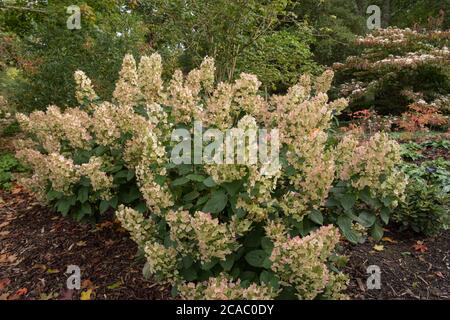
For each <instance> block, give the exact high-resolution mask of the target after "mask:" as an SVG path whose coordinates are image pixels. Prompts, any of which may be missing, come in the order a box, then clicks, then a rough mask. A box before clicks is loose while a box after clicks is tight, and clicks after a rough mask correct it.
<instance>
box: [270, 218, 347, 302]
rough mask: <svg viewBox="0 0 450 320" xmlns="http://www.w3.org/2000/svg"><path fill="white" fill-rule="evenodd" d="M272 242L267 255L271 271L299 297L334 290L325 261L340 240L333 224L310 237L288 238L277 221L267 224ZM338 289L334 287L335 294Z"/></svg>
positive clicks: (305, 297) (313, 295)
mask: <svg viewBox="0 0 450 320" xmlns="http://www.w3.org/2000/svg"><path fill="white" fill-rule="evenodd" d="M266 232H267V234H268V236H269V237H271V239H272V241H273V242H274V248H273V250H272V254H271V256H270V261H271V262H272V267H271V268H272V271H273V272H275V273H276V274H277V276H278V277H279V278H280V280H281V284H283V285H286V286H293V287H294V288H295V289H296V294H297V296H298V298H299V299H314V298H316V297H317V296H318V295H319V294H323V293H325V292H326V291H327V290H333V289H331V287H332V286H333V282H330V280H331V279H333V281H334V280H335V278H332V274H331V272H330V271H329V270H328V267H327V265H326V261H327V259H328V257H329V256H330V255H331V253H332V251H333V250H334V247H335V246H336V244H337V243H338V241H339V231H338V230H337V229H336V228H335V227H333V226H326V227H322V228H320V229H319V230H317V231H315V232H313V233H311V234H310V235H309V236H306V237H303V238H300V237H298V236H297V237H294V238H290V237H289V236H287V235H286V234H285V230H284V227H283V226H280V225H278V224H277V223H273V224H270V225H268V226H267V227H266ZM342 288H343V287H340V288H334V289H335V290H336V292H334V293H333V295H334V296H335V297H336V293H337V291H338V290H339V289H342Z"/></svg>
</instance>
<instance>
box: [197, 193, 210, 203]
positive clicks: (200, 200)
mask: <svg viewBox="0 0 450 320" xmlns="http://www.w3.org/2000/svg"><path fill="white" fill-rule="evenodd" d="M208 199H209V194H207V195H206V196H203V197H200V198H198V200H197V203H196V205H197V206H199V205H201V204H204V203H206V201H208Z"/></svg>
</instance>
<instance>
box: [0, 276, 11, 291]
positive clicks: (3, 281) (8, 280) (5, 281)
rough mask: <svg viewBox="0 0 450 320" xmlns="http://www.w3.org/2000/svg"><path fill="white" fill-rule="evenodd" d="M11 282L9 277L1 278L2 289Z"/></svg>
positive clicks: (0, 288)
mask: <svg viewBox="0 0 450 320" xmlns="http://www.w3.org/2000/svg"><path fill="white" fill-rule="evenodd" d="M10 283H11V280H10V279H8V278H5V279H2V280H0V291H3V290H4V289H5V288H6V287H7V286H9V284H10Z"/></svg>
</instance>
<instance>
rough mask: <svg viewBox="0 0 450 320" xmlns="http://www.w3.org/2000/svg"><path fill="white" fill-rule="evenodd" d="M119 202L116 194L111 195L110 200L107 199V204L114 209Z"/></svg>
mask: <svg viewBox="0 0 450 320" xmlns="http://www.w3.org/2000/svg"><path fill="white" fill-rule="evenodd" d="M118 204H119V198H118V197H117V196H114V197H112V198H111V199H110V200H109V205H110V206H111V207H113V208H114V209H116V208H117V205H118Z"/></svg>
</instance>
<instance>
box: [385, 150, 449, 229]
mask: <svg viewBox="0 0 450 320" xmlns="http://www.w3.org/2000/svg"><path fill="white" fill-rule="evenodd" d="M449 166H450V162H448V161H445V160H443V159H438V160H434V161H425V162H423V163H422V164H421V165H413V164H408V165H404V169H403V170H404V171H405V172H406V173H407V175H408V177H409V183H408V186H407V188H406V200H405V201H404V202H400V204H399V206H398V208H397V209H396V210H395V211H394V215H393V219H394V221H396V222H397V223H399V224H400V225H401V226H402V227H403V228H411V229H412V230H414V231H415V232H418V233H422V234H425V235H428V236H429V235H435V234H437V233H439V232H440V231H442V230H445V229H447V228H448V227H449V225H450V212H449V205H448V204H449V194H450V178H449V176H448V169H449Z"/></svg>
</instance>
